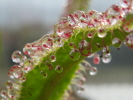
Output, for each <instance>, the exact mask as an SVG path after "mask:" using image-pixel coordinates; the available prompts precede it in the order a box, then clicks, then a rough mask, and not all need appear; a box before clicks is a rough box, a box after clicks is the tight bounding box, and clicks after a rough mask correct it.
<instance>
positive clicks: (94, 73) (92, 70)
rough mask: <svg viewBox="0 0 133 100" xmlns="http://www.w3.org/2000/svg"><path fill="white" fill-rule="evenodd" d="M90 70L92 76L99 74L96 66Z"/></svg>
mask: <svg viewBox="0 0 133 100" xmlns="http://www.w3.org/2000/svg"><path fill="white" fill-rule="evenodd" d="M89 72H90V75H92V76H93V75H96V74H97V68H96V67H91V68H90V70H89Z"/></svg>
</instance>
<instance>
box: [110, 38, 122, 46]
mask: <svg viewBox="0 0 133 100" xmlns="http://www.w3.org/2000/svg"><path fill="white" fill-rule="evenodd" d="M112 44H113V46H114V47H117V48H119V47H121V45H122V42H121V41H120V39H119V38H114V39H113V40H112Z"/></svg>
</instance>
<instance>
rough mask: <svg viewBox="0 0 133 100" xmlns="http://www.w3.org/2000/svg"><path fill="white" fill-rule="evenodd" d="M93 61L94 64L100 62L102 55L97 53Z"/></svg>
mask: <svg viewBox="0 0 133 100" xmlns="http://www.w3.org/2000/svg"><path fill="white" fill-rule="evenodd" d="M93 63H94V64H100V56H99V55H98V54H95V55H94V57H93Z"/></svg>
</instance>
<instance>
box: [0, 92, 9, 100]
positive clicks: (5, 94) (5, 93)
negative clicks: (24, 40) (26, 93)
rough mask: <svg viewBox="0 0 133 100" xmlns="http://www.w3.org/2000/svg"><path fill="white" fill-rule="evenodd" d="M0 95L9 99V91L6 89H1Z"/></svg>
mask: <svg viewBox="0 0 133 100" xmlns="http://www.w3.org/2000/svg"><path fill="white" fill-rule="evenodd" d="M0 96H1V97H2V98H4V99H7V98H8V94H7V91H6V90H1V92H0Z"/></svg>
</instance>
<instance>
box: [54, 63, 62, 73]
mask: <svg viewBox="0 0 133 100" xmlns="http://www.w3.org/2000/svg"><path fill="white" fill-rule="evenodd" d="M55 71H56V72H57V73H61V72H62V71H63V67H61V66H60V65H57V66H56V67H55Z"/></svg>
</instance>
